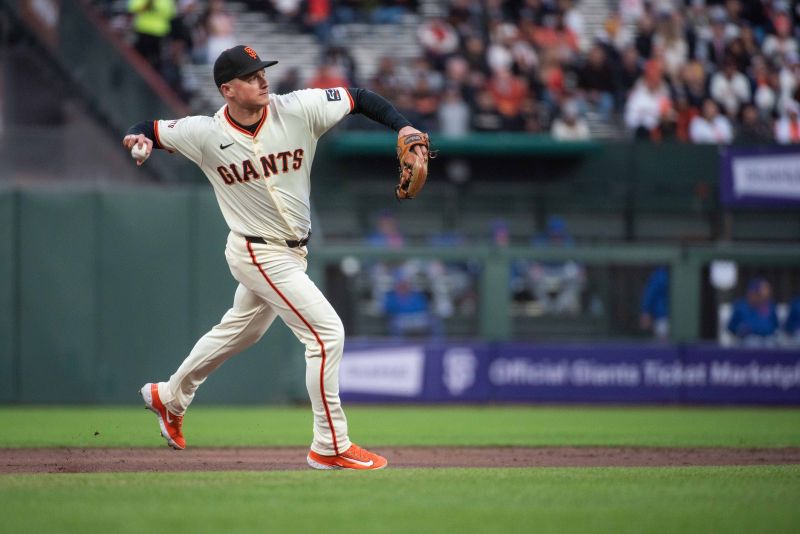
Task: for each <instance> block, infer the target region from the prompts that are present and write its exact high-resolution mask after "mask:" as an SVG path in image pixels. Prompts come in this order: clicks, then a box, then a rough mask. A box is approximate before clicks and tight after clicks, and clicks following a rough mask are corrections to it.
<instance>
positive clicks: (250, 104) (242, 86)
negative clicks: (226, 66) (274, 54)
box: [228, 69, 269, 108]
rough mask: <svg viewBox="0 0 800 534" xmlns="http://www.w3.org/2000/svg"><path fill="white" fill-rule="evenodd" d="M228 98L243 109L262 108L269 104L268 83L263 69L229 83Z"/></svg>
mask: <svg viewBox="0 0 800 534" xmlns="http://www.w3.org/2000/svg"><path fill="white" fill-rule="evenodd" d="M229 85H230V89H231V90H230V92H229V93H228V97H229V98H231V99H232V100H233V101H234V102H236V103H237V104H239V105H240V106H242V107H244V108H262V107H264V106H266V105H267V104H269V82H268V81H267V76H266V74H265V73H264V69H261V70H259V71H256V72H254V73H253V74H248V75H247V76H242V77H241V78H236V79H235V80H231V82H230V84H229Z"/></svg>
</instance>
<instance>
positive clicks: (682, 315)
mask: <svg viewBox="0 0 800 534" xmlns="http://www.w3.org/2000/svg"><path fill="white" fill-rule="evenodd" d="M347 257H351V258H355V259H357V260H360V261H362V262H369V261H387V262H400V261H404V260H407V259H410V258H414V259H421V260H441V261H446V262H479V263H480V264H481V265H482V268H481V269H480V270H479V272H480V280H479V299H480V300H479V301H480V306H479V307H478V314H479V318H478V323H479V335H480V337H481V338H482V339H485V340H490V341H502V340H509V339H512V321H511V314H510V313H508V310H509V307H510V305H511V294H510V292H509V290H508V287H509V278H510V273H511V262H512V261H514V260H530V261H533V260H536V261H540V262H567V261H575V262H579V263H582V264H585V265H587V266H588V265H596V266H602V265H609V264H613V265H630V266H640V265H665V266H668V268H669V272H670V302H671V307H672V308H671V314H670V315H671V323H672V328H671V332H672V340H673V341H675V342H679V343H680V342H689V341H696V340H698V339H699V338H700V313H701V308H702V302H701V299H702V291H701V289H702V288H701V285H702V278H701V277H702V273H703V269H704V267H706V266H707V265H708V264H709V263H710V262H712V261H714V260H729V261H733V262H736V263H737V264H741V265H750V266H757V265H761V266H770V267H781V266H782V267H790V268H791V269H792V270H796V272H800V247H782V246H775V245H746V246H743V245H735V246H734V245H730V244H728V245H726V244H720V245H709V246H647V245H614V246H598V247H581V246H577V247H573V248H527V247H508V248H491V247H485V246H478V247H458V248H455V247H454V248H428V247H410V248H403V249H398V250H384V249H372V248H365V247H357V246H334V245H326V246H314V247H312V250H311V254H310V260H309V274H310V276H311V277H312V278H313V279H314V280H315V282H316V283H317V284H318V285H320V286H321V288H322V290H323V292H324V291H325V284H326V280H325V276H324V269H325V266H326V265H329V264H332V263H338V262H341V260H342V259H344V258H347ZM794 289H795V291H798V292H800V288H794Z"/></svg>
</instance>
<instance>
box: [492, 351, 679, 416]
mask: <svg viewBox="0 0 800 534" xmlns="http://www.w3.org/2000/svg"><path fill="white" fill-rule="evenodd" d="M679 360H680V358H679V354H678V350H677V349H676V348H675V347H663V346H647V345H617V344H614V345H530V344H502V345H499V346H498V347H497V350H496V352H495V354H494V356H493V357H492V360H491V363H490V364H489V375H488V379H489V384H490V388H491V397H492V398H493V399H495V400H504V401H542V402H677V401H678V400H679V390H678V388H676V387H675V386H676V380H675V378H674V377H673V376H672V372H673V370H674V369H675V366H676V364H678V362H679Z"/></svg>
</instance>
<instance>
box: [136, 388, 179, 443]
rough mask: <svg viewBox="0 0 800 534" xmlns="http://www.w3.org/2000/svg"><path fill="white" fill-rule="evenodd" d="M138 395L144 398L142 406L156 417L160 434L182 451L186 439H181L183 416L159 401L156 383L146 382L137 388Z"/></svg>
mask: <svg viewBox="0 0 800 534" xmlns="http://www.w3.org/2000/svg"><path fill="white" fill-rule="evenodd" d="M139 395H141V396H142V399H144V406H145V408H147V409H148V410H150V411H151V412H153V413H155V414H156V416H157V417H158V425H159V426H160V427H161V435H162V436H163V437H164V439H166V440H167V443H168V444H169V446H170V447H172V448H173V449H175V450H178V451H182V450H183V449H185V448H186V440H185V439H183V432H181V425H182V424H183V416H182V415H175V414H173V413H172V412H170V411H169V410H167V408H166V406H164V404H163V403H162V402H161V399H160V398H159V396H158V384H151V383H149V382H148V383H147V384H145V385H144V386H142V389H140V390H139Z"/></svg>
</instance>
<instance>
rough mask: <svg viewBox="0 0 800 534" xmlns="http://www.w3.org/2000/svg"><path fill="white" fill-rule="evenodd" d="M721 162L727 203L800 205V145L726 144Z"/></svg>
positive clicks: (750, 205) (776, 205) (758, 205)
mask: <svg viewBox="0 0 800 534" xmlns="http://www.w3.org/2000/svg"><path fill="white" fill-rule="evenodd" d="M720 165H721V168H720V200H721V201H722V203H723V204H724V205H726V206H734V207H737V206H738V207H770V206H771V207H796V206H800V147H779V146H768V147H747V148H740V147H725V148H723V149H722V151H721V158H720Z"/></svg>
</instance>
